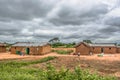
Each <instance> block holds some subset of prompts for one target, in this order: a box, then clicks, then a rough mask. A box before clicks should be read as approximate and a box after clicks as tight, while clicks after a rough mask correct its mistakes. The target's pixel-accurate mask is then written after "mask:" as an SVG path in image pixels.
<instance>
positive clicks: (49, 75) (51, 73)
mask: <svg viewBox="0 0 120 80" xmlns="http://www.w3.org/2000/svg"><path fill="white" fill-rule="evenodd" d="M55 58H56V57H46V58H43V59H40V60H36V61H14V60H13V61H0V80H116V79H115V78H114V77H102V76H99V75H97V74H91V73H89V71H88V70H82V69H81V68H79V67H77V68H75V69H74V71H72V72H71V71H69V69H65V68H62V69H61V70H57V69H56V68H54V67H53V66H52V65H50V64H49V65H48V66H47V69H46V70H42V69H39V68H29V65H32V64H38V63H43V62H47V61H49V60H53V59H55ZM24 66H25V67H26V68H23V67H24ZM27 67H28V68H27Z"/></svg>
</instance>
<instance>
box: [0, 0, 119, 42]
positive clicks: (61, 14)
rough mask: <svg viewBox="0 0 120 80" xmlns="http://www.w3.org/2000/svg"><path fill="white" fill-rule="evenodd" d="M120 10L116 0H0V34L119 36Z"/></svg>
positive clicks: (75, 38)
mask: <svg viewBox="0 0 120 80" xmlns="http://www.w3.org/2000/svg"><path fill="white" fill-rule="evenodd" d="M68 2H69V3H68ZM116 5H117V6H116ZM119 12H120V8H119V6H118V3H116V2H115V0H109V1H108V0H104V1H102V0H0V38H1V39H2V40H6V39H10V40H11V39H12V40H38V41H39V40H40V41H42V40H44V41H48V39H51V38H53V37H60V39H62V41H66V42H69V41H71V42H73V41H77V42H79V41H82V40H83V39H91V40H93V41H97V40H101V41H107V40H108V41H111V40H113V38H114V40H118V38H120V37H118V34H120V33H119V29H120V23H119V22H120V16H119ZM109 34H110V35H109ZM115 37H116V38H115Z"/></svg>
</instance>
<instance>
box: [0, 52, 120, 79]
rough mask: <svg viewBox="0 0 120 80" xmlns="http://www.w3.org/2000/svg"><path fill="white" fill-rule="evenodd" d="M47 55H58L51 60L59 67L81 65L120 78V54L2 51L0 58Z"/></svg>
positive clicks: (42, 64)
mask: <svg viewBox="0 0 120 80" xmlns="http://www.w3.org/2000/svg"><path fill="white" fill-rule="evenodd" d="M47 56H57V58H56V59H54V60H52V61H49V62H50V63H51V64H53V65H54V66H55V67H56V68H58V69H59V68H61V67H62V66H64V67H66V68H68V69H74V68H75V67H76V66H81V68H83V69H84V68H85V69H90V71H92V72H95V71H97V72H98V73H99V74H100V75H114V76H116V77H118V78H119V79H120V54H113V55H110V54H107V55H104V56H103V57H98V56H97V55H92V56H80V57H78V56H76V55H60V54H56V53H49V54H46V55H42V56H40V55H39V56H33V55H25V56H20V55H15V54H10V53H0V60H9V59H18V60H36V59H40V58H44V57H47ZM47 63H48V62H47ZM47 63H41V64H35V65H30V66H29V67H35V68H36V67H37V68H45V66H46V65H47Z"/></svg>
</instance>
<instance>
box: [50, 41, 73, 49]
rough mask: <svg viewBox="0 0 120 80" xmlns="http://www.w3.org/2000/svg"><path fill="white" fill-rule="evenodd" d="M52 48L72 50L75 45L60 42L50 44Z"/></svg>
mask: <svg viewBox="0 0 120 80" xmlns="http://www.w3.org/2000/svg"><path fill="white" fill-rule="evenodd" d="M51 46H52V48H61V47H62V48H73V47H74V46H75V43H61V42H57V43H53V44H51Z"/></svg>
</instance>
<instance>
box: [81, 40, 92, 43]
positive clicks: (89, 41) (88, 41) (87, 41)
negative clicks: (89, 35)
mask: <svg viewBox="0 0 120 80" xmlns="http://www.w3.org/2000/svg"><path fill="white" fill-rule="evenodd" d="M83 42H86V43H92V41H91V40H83Z"/></svg>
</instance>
